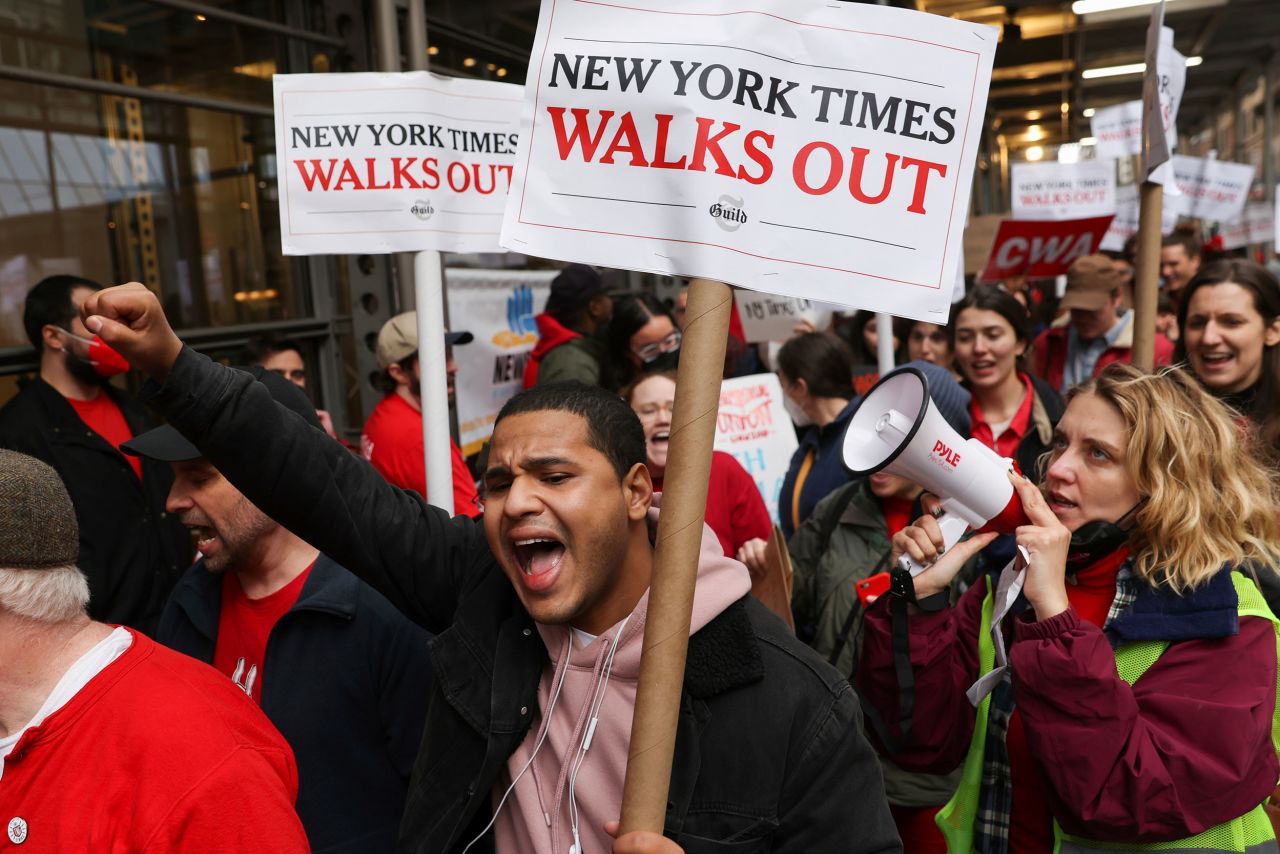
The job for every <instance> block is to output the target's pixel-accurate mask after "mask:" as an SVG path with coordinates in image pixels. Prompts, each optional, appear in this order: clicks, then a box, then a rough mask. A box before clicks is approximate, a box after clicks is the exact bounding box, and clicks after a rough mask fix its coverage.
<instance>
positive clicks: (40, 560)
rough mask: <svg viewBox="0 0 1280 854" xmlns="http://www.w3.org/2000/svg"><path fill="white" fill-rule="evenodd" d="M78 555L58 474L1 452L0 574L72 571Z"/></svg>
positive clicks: (75, 534) (67, 498) (70, 512)
mask: <svg viewBox="0 0 1280 854" xmlns="http://www.w3.org/2000/svg"><path fill="white" fill-rule="evenodd" d="M79 553H80V529H79V527H78V526H77V525H76V511H75V508H74V507H72V506H71V496H69V495H67V488H66V487H65V486H63V485H62V479H61V478H59V477H58V473H57V472H56V471H54V470H53V469H52V468H51V467H49V466H48V465H46V464H44V463H42V462H40V461H39V460H37V459H35V458H34V457H28V456H27V455H26V454H19V453H17V452H15V451H6V450H0V569H57V568H58V567H63V566H73V565H74V564H75V562H76V558H77V557H78V556H79Z"/></svg>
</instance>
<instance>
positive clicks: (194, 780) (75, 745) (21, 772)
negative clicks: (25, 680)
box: [0, 630, 309, 854]
mask: <svg viewBox="0 0 1280 854" xmlns="http://www.w3.org/2000/svg"><path fill="white" fill-rule="evenodd" d="M130 633H131V634H132V635H133V643H132V645H131V646H130V647H129V649H127V650H125V652H124V653H123V654H122V655H121V656H120V657H119V658H117V659H116V660H115V661H113V662H112V663H111V664H110V665H108V666H107V668H106V669H105V670H103V671H102V672H101V673H99V674H98V675H97V676H95V677H94V678H93V679H91V680H90V681H89V683H88V684H87V685H85V687H84V688H82V689H81V690H80V691H79V693H77V694H76V695H75V696H74V697H72V698H71V700H70V701H69V702H68V703H67V704H66V705H65V706H63V707H62V708H61V709H58V710H57V711H56V712H54V713H53V714H52V715H50V716H49V717H47V718H46V719H45V720H44V722H43V723H41V724H40V725H39V726H37V727H33V728H32V729H30V730H28V731H27V732H26V733H25V734H24V735H23V736H22V738H21V739H20V740H19V741H18V743H17V744H16V745H15V746H14V749H13V752H12V753H10V754H9V756H8V758H7V759H6V760H5V762H4V776H3V777H2V778H0V822H2V823H3V824H4V825H5V826H6V828H7V830H8V836H7V837H3V836H0V844H4V842H3V841H2V840H4V839H6V838H7V839H8V840H9V842H13V841H14V840H15V834H18V835H23V834H25V839H23V841H22V843H21V847H20V848H18V847H17V846H14V850H17V851H21V852H22V854H32V852H51V854H64V852H70V851H92V852H104V854H116V852H120V854H124V852H141V854H146V852H156V854H160V852H172V851H199V852H201V854H216V852H228V854H230V852H244V851H253V852H255V854H292V852H305V851H308V850H309V849H308V846H307V837H306V834H305V833H304V831H303V829H302V824H301V822H299V821H298V816H297V813H295V812H294V809H293V802H294V799H295V798H296V797H297V794H298V773H297V768H296V766H295V765H294V761H293V752H292V751H291V750H290V749H289V745H288V744H286V743H285V740H284V738H283V737H282V736H281V735H280V734H279V733H278V732H276V730H275V728H274V727H272V726H271V723H270V722H269V721H268V720H267V718H266V716H265V715H264V714H263V713H262V712H261V711H260V710H259V709H258V707H257V706H255V705H254V704H253V701H252V700H250V699H249V698H248V697H246V696H245V695H244V692H242V691H241V690H240V689H239V688H237V687H236V686H235V685H234V684H232V683H231V681H230V680H228V679H227V678H226V677H225V676H223V675H221V674H220V673H218V672H217V671H216V670H214V669H213V668H212V667H209V666H208V665H205V664H202V663H200V662H198V661H196V660H195V659H192V658H188V657H186V656H185V655H181V654H180V653H177V652H174V651H172V650H169V649H166V648H165V647H162V646H159V645H157V644H156V643H154V642H153V641H151V640H149V639H147V638H146V637H145V636H143V635H141V634H139V633H137V632H134V631H133V630H130Z"/></svg>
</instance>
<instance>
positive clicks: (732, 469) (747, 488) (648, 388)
mask: <svg viewBox="0 0 1280 854" xmlns="http://www.w3.org/2000/svg"><path fill="white" fill-rule="evenodd" d="M622 399H623V400H625V401H626V402H627V403H629V404H631V409H632V410H633V411H634V412H635V413H636V415H637V416H639V418H640V426H641V427H643V428H644V442H645V451H646V457H647V458H646V460H645V464H646V465H647V466H648V467H649V474H650V476H651V477H652V478H653V491H654V492H661V491H662V487H663V479H664V476H665V475H666V472H667V448H668V446H669V443H670V440H671V411H672V408H673V406H674V404H675V400H676V373H675V371H659V372H658V373H653V374H643V375H641V377H640V378H639V379H637V380H636V381H635V382H633V383H631V384H630V385H628V386H627V387H626V388H624V389H623V390H622ZM706 522H707V524H708V525H710V526H711V530H712V531H714V532H715V535H716V538H717V539H719V540H720V546H721V548H723V549H724V553H725V554H726V555H728V556H729V557H734V556H736V555H737V554H738V552H739V550H740V549H741V548H742V547H743V545H744V544H746V543H747V542H748V541H749V540H753V539H761V540H768V539H769V534H770V532H771V531H772V530H773V520H771V519H770V518H769V510H768V508H766V507H765V504H764V498H762V497H761V495H760V490H759V488H758V487H757V486H756V482H755V480H753V479H752V477H751V475H749V474H747V471H746V469H744V468H743V467H742V466H741V465H740V464H739V463H738V461H737V460H735V459H734V458H733V456H732V455H730V454H726V453H724V452H723V451H713V452H712V454H711V479H710V480H709V481H708V483H707V511H706ZM747 565H748V567H750V566H752V565H751V564H750V563H748V564H747Z"/></svg>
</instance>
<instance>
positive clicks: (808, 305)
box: [733, 291, 832, 344]
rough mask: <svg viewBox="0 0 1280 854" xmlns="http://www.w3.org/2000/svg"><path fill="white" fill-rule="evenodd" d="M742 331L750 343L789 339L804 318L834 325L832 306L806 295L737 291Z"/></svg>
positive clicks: (816, 323)
mask: <svg viewBox="0 0 1280 854" xmlns="http://www.w3.org/2000/svg"><path fill="white" fill-rule="evenodd" d="M733 301H734V302H735V303H736V304H737V306H738V318H739V319H740V320H741V321H742V334H743V335H745V336H746V339H747V343H750V344H754V343H756V342H759V341H786V340H787V339H788V338H790V337H791V336H793V335H794V334H795V328H796V325H797V324H799V323H800V322H801V321H802V320H807V321H809V322H810V323H812V324H813V327H814V329H819V330H823V329H826V328H827V327H828V326H830V325H831V312H832V309H831V306H829V305H826V304H824V303H820V302H814V301H813V300H807V299H803V298H802V297H782V296H776V295H774V294H762V293H758V292H756V291H735V292H734V294H733Z"/></svg>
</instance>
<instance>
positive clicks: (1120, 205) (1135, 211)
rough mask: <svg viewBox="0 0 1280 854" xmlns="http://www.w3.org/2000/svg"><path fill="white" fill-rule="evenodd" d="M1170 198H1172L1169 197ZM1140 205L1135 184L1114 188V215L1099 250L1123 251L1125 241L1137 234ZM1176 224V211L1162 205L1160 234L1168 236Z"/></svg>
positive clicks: (1171, 207)
mask: <svg viewBox="0 0 1280 854" xmlns="http://www.w3.org/2000/svg"><path fill="white" fill-rule="evenodd" d="M1170 198H1172V197H1170ZM1140 212H1141V204H1140V202H1139V199H1138V185H1137V184H1121V185H1120V186H1119V187H1116V215H1115V217H1114V218H1113V219H1112V220H1111V225H1110V226H1108V227H1107V233H1106V234H1104V235H1103V236H1102V244H1101V245H1100V246H1099V247H1098V248H1099V249H1105V250H1109V251H1114V252H1120V251H1123V250H1124V244H1125V241H1126V240H1128V239H1129V238H1130V237H1132V236H1133V235H1135V234H1137V233H1138V218H1139V213H1140ZM1177 224H1178V211H1177V210H1175V209H1174V208H1173V206H1171V205H1162V206H1161V209H1160V233H1161V234H1168V233H1169V232H1171V231H1173V227H1174V226H1175V225H1177Z"/></svg>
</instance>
